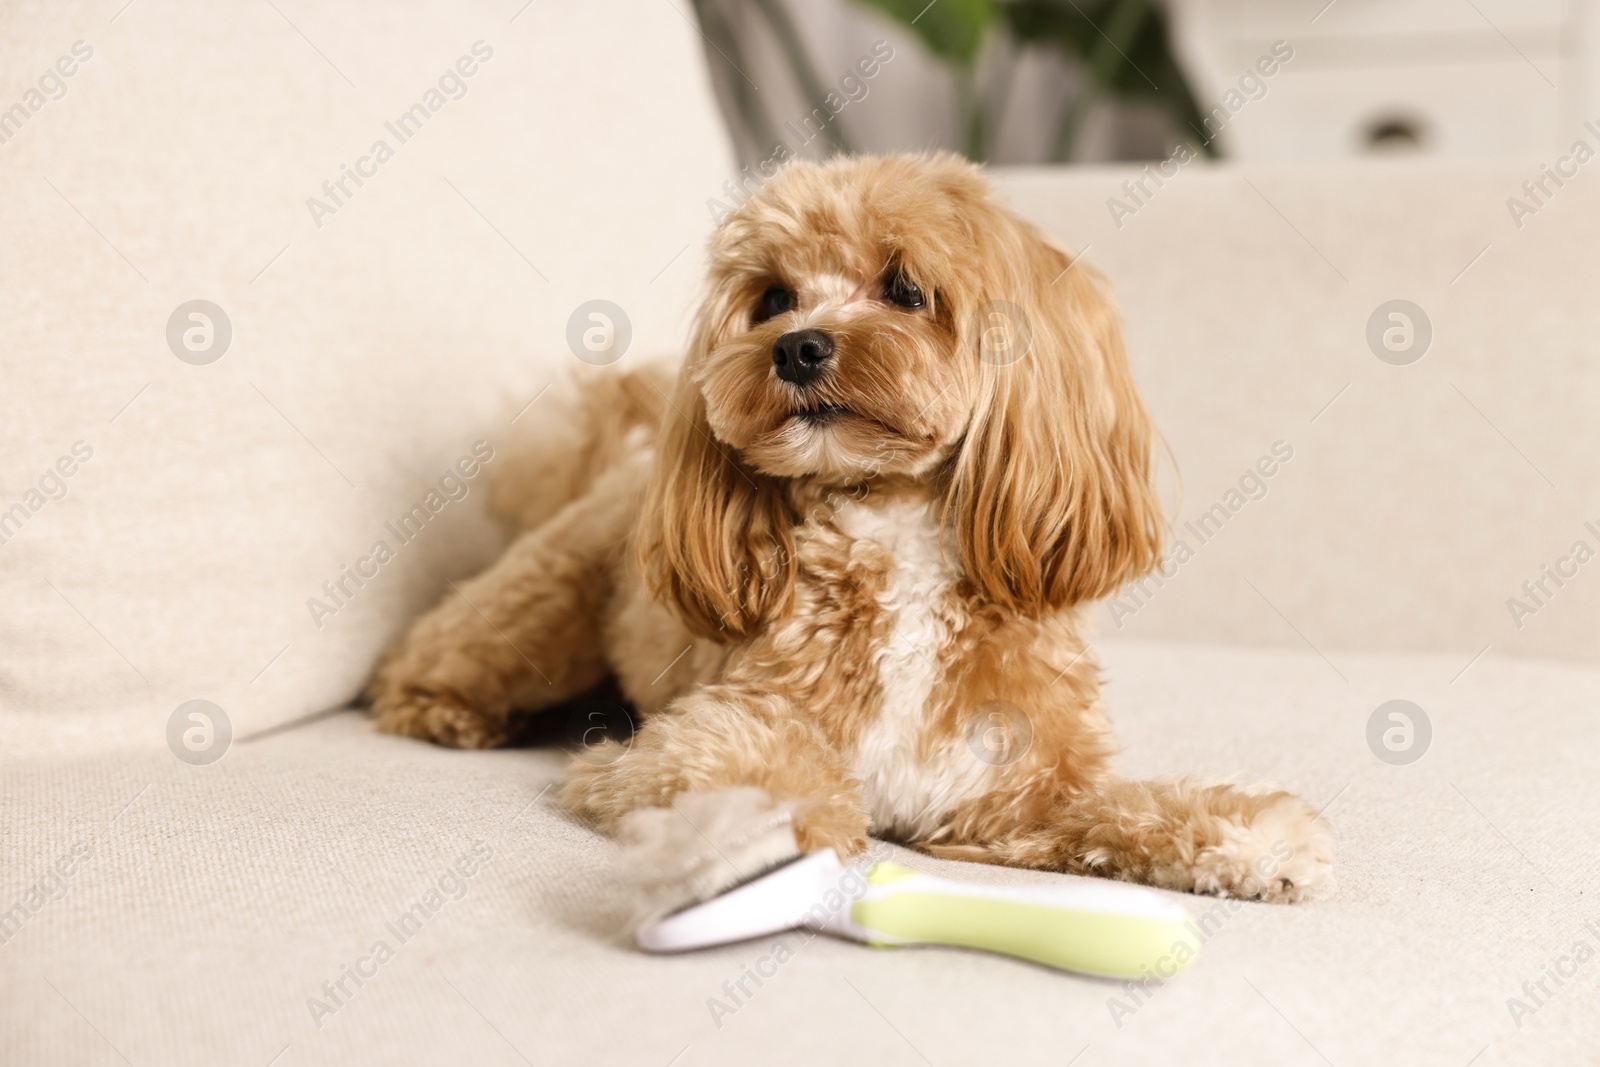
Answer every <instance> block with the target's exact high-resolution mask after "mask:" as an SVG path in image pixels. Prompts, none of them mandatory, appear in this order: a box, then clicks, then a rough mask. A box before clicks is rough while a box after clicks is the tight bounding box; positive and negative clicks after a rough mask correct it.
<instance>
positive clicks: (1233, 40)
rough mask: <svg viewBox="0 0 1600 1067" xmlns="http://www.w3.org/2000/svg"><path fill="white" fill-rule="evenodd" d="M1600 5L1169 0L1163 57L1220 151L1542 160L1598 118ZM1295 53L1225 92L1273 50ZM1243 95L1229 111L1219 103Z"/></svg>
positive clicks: (1576, 1) (1519, 0) (1592, 0)
mask: <svg viewBox="0 0 1600 1067" xmlns="http://www.w3.org/2000/svg"><path fill="white" fill-rule="evenodd" d="M1597 8H1600V0H1568V2H1566V3H1563V2H1562V0H1333V2H1332V3H1331V4H1330V3H1328V2H1327V0H1169V3H1168V11H1169V12H1170V17H1171V24H1172V30H1173V47H1174V50H1175V51H1176V52H1177V55H1178V58H1179V61H1180V62H1181V63H1182V64H1183V65H1184V67H1185V69H1186V70H1187V71H1188V72H1189V75H1190V80H1191V83H1192V86H1193V88H1194V91H1195V94H1196V96H1197V97H1198V98H1199V101H1200V107H1201V111H1202V112H1208V113H1215V112H1214V109H1215V108H1217V107H1219V106H1220V107H1222V108H1223V109H1224V110H1223V112H1222V113H1221V115H1220V116H1219V118H1218V119H1217V120H1216V121H1215V122H1214V127H1220V130H1219V131H1218V132H1217V136H1218V137H1219V139H1220V142H1221V144H1222V146H1223V149H1224V151H1225V153H1226V154H1228V155H1230V156H1233V157H1237V158H1242V159H1283V160H1296V159H1299V160H1329V159H1337V158H1348V157H1352V156H1362V155H1368V154H1377V153H1383V152H1387V151H1395V150H1403V151H1410V150H1415V151H1420V152H1424V153H1428V154H1432V155H1439V156H1455V157H1466V156H1503V155H1532V156H1538V155H1542V154H1548V153H1549V152H1551V151H1552V150H1553V149H1555V148H1557V147H1564V146H1566V145H1568V144H1569V143H1570V142H1571V141H1572V140H1573V139H1574V138H1575V137H1576V136H1578V135H1579V134H1580V133H1581V132H1582V131H1581V129H1580V127H1581V125H1582V122H1583V121H1584V120H1585V119H1592V118H1600V94H1597V93H1596V91H1595V89H1596V86H1595V84H1594V81H1595V79H1594V78H1593V74H1592V71H1593V70H1594V67H1593V64H1592V62H1591V61H1592V59H1593V57H1594V55H1595V49H1594V48H1592V47H1588V45H1587V42H1589V41H1595V40H1596V39H1597V36H1600V35H1597V33H1596V30H1595V21H1596V15H1595V12H1596V9H1597ZM1279 41H1284V42H1287V43H1288V45H1289V47H1291V48H1292V49H1293V52H1294V55H1293V58H1292V59H1291V60H1289V61H1288V62H1285V63H1282V64H1281V65H1279V68H1278V70H1277V71H1276V73H1274V74H1273V76H1272V77H1270V78H1262V79H1260V81H1261V83H1262V84H1263V85H1264V89H1258V88H1257V86H1256V85H1255V84H1254V83H1253V82H1249V81H1247V82H1246V85H1245V88H1246V89H1248V90H1251V91H1252V92H1253V93H1255V94H1258V95H1254V96H1253V97H1252V95H1251V92H1233V93H1230V90H1238V89H1239V88H1240V80H1241V78H1242V77H1244V76H1245V75H1246V72H1248V71H1250V70H1251V69H1252V67H1253V66H1254V65H1255V63H1256V61H1257V60H1258V59H1259V58H1260V57H1261V56H1263V55H1267V54H1269V53H1270V52H1271V50H1272V48H1273V45H1274V43H1275V42H1279ZM1241 97H1242V98H1243V99H1244V103H1243V105H1242V106H1239V107H1238V108H1237V110H1230V109H1229V108H1228V102H1229V101H1232V102H1234V103H1237V102H1238V101H1239V99H1240V98H1241Z"/></svg>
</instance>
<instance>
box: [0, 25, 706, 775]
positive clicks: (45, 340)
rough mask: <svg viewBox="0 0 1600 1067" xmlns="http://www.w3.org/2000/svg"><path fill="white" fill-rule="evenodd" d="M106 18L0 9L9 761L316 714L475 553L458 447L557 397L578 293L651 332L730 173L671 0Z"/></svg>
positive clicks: (0, 620) (1, 556)
mask: <svg viewBox="0 0 1600 1067" xmlns="http://www.w3.org/2000/svg"><path fill="white" fill-rule="evenodd" d="M519 7H521V8H523V9H522V10H520V11H519V10H518V9H519ZM114 12H115V8H113V9H112V11H106V10H104V9H103V8H102V7H101V6H100V5H89V4H86V3H77V2H73V3H51V4H43V3H24V4H12V5H7V7H6V9H5V10H4V11H3V12H0V71H3V72H5V73H4V77H3V78H0V107H8V106H9V105H11V104H12V103H13V102H20V106H21V108H22V111H21V115H22V116H23V117H21V118H18V117H16V116H15V115H13V114H12V113H10V112H7V113H6V114H7V116H8V117H7V123H6V124H3V125H0V134H3V135H4V142H3V143H0V157H4V158H3V162H0V197H3V199H4V201H5V203H6V205H7V211H6V225H5V231H6V237H5V240H4V241H3V242H0V281H3V284H0V318H3V319H4V321H5V323H6V329H5V343H4V346H3V348H0V381H3V382H4V390H3V392H4V398H3V399H4V403H5V408H6V416H5V417H4V418H3V419H0V456H3V457H4V459H3V462H0V542H3V543H0V590H3V597H4V601H5V603H6V606H7V610H6V611H5V612H4V613H3V614H0V648H4V649H5V655H4V657H3V658H0V714H4V715H5V716H6V717H7V718H6V722H7V728H6V731H5V733H6V746H7V748H9V749H10V750H12V751H18V750H21V749H25V748H26V749H32V750H36V751H44V750H55V751H72V750H81V748H82V747H83V746H85V745H111V744H130V743H144V744H151V745H160V744H161V743H162V737H163V731H164V729H165V726H166V722H167V718H168V716H169V715H170V714H171V712H172V711H173V709H174V708H176V707H177V706H178V705H179V704H181V703H183V702H185V701H188V700H191V699H206V700H209V701H212V702H214V703H215V704H217V705H219V706H220V707H222V708H223V709H224V711H225V712H226V713H227V714H228V715H229V717H230V718H231V719H232V720H233V724H234V727H235V729H236V730H237V731H238V732H239V733H240V734H241V735H245V734H249V733H251V732H254V731H258V730H261V729H265V728H268V727H271V726H275V725H278V724H281V723H283V722H285V721H288V720H290V719H293V718H295V717H297V716H300V715H304V714H306V713H310V712H316V711H321V710H324V709H326V708H330V707H334V706H337V705H339V704H341V703H343V702H345V701H348V700H349V699H350V698H351V697H352V696H353V695H354V694H355V693H356V692H357V690H358V688H359V686H360V685H361V684H362V682H363V681H364V679H365V678H366V676H367V674H368V673H369V672H370V670H371V666H372V663H373V661H374V659H375V657H376V656H377V655H378V653H379V652H380V651H381V650H382V648H383V647H384V646H385V645H386V644H388V643H389V641H390V640H392V638H393V637H394V636H395V635H396V634H397V632H398V631H399V629H400V628H401V627H403V626H404V625H405V623H406V621H407V620H408V619H409V618H411V617H413V616H414V615H416V614H417V613H418V612H419V611H420V610H422V609H423V608H425V607H426V606H429V605H430V604H431V603H432V602H433V601H434V600H436V599H437V598H438V596H439V595H440V594H441V593H442V592H444V591H445V590H446V589H447V586H446V584H445V583H446V580H447V579H451V578H460V577H462V576H464V575H467V574H471V573H473V572H474V571H476V570H478V569H480V568H481V567H482V566H484V565H486V564H487V563H488V561H489V560H491V559H492V558H493V556H494V554H495V553H496V551H497V550H498V548H499V547H500V541H499V537H500V535H499V532H498V530H497V528H496V527H495V525H494V524H493V523H492V522H491V521H490V520H489V518H488V517H487V514H486V512H485V509H484V507H483V502H484V500H485V497H486V495H487V494H486V492H485V489H484V485H483V482H484V472H480V474H479V476H476V477H472V478H468V477H465V476H463V475H462V474H461V473H460V468H459V467H458V464H460V463H461V462H462V461H463V460H468V461H471V460H473V459H474V456H475V453H474V451H473V450H474V446H475V445H476V444H477V443H478V442H483V444H484V446H487V447H488V448H491V449H492V448H499V449H500V450H501V451H500V455H501V457H502V461H503V457H504V449H505V447H506V442H507V441H508V440H509V439H510V438H511V437H512V436H513V435H514V434H515V432H516V430H517V428H518V427H517V426H516V425H513V424H512V423H511V420H512V419H513V418H517V419H518V422H519V424H520V425H526V424H527V423H529V422H531V421H533V420H537V419H541V418H547V417H552V416H551V415H550V413H548V412H546V411H545V410H544V409H545V408H546V407H556V408H559V403H558V402H557V400H556V397H557V394H558V393H559V389H558V390H556V392H553V393H550V394H546V395H544V396H542V397H541V391H542V390H544V389H545V388H546V387H547V386H550V385H551V383H552V381H553V380H555V379H556V378H557V376H558V374H559V373H560V372H562V371H564V370H565V369H566V368H569V367H576V368H580V369H582V367H583V364H582V363H581V362H580V360H579V359H578V357H577V356H576V355H575V354H574V352H573V351H572V350H571V348H570V347H569V342H568V334H569V331H568V324H569V319H571V318H572V316H573V315H574V313H575V312H577V311H578V310H579V308H580V305H584V304H586V303H587V302H589V301H591V300H597V299H598V300H607V301H610V302H611V303H612V304H614V305H616V306H617V307H619V308H621V309H622V312H623V314H624V315H625V316H626V320H627V322H626V324H624V323H623V322H622V321H621V320H620V319H619V320H618V321H616V322H613V323H612V324H611V328H612V329H613V330H614V331H616V333H614V335H613V336H620V334H621V333H622V332H624V327H625V326H626V331H625V332H626V333H627V334H628V335H629V341H628V345H627V348H626V349H625V350H621V349H614V350H613V351H616V352H619V353H620V360H621V361H628V362H631V361H634V360H638V359H642V358H647V357H649V356H651V355H652V354H660V353H663V352H671V351H674V350H676V349H677V347H678V345H679V344H680V343H681V338H682V336H683V334H684V332H685V331H686V329H687V324H688V317H689V313H690V310H691V309H692V307H693V305H694V303H695V300H696V295H697V293H698V289H699V286H700V262H701V255H700V250H701V247H702V245H703V243H704V239H705V235H706V234H707V233H708V232H709V230H710V228H711V216H710V213H709V212H708V211H707V210H706V207H705V202H706V200H707V199H708V198H709V197H711V196H713V195H716V194H717V193H718V191H719V189H720V187H721V185H722V183H723V182H724V181H725V180H726V179H727V177H728V174H729V173H730V171H731V164H730V163H729V152H728V148H727V138H726V134H725V132H724V130H723V128H722V125H721V121H720V119H719V117H718V115H717V112H716V106H715V104H714V102H713V101H712V99H711V94H710V89H709V84H708V82H707V79H706V75H705V70H704V64H703V63H702V62H701V60H700V54H699V53H700V48H701V41H700V37H699V35H698V33H697V32H696V31H695V29H694V27H693V25H692V24H691V23H689V22H687V21H685V19H684V18H683V16H682V15H681V14H680V13H678V12H676V11H674V9H673V7H672V5H669V4H659V3H657V4H644V3H627V2H599V3H585V4H557V5H550V4H534V5H510V6H508V8H507V9H506V10H503V11H502V10H500V9H498V8H488V7H485V8H464V7H462V6H460V5H458V4H451V3H443V2H440V3H424V4H407V5H405V6H404V8H395V7H392V6H388V5H381V4H353V5H333V6H323V7H318V6H317V5H305V6H302V5H294V4H288V5H284V4H280V5H277V7H276V8H275V7H274V5H271V4H263V5H259V6H258V7H255V8H248V9H247V8H239V7H235V6H231V5H223V6H218V5H215V4H207V3H203V2H199V0H178V2H174V3H159V4H146V3H138V4H134V5H131V6H128V7H127V8H126V9H125V10H123V11H121V12H115V13H116V15H117V17H116V18H115V20H114V21H109V20H110V18H111V15H112V14H113V13H114ZM583 41H603V42H604V45H605V46H604V47H603V48H601V47H596V48H589V47H584V46H581V45H577V44H574V42H583ZM75 47H76V51H74V48H75ZM78 57H86V58H78ZM62 59H65V60H67V61H68V63H67V64H65V65H64V66H63V67H62V68H58V67H57V63H58V61H60V60H62ZM67 65H70V66H71V69H72V71H73V73H72V74H71V76H70V77H63V76H61V75H60V74H59V73H58V69H65V66H67ZM467 72H470V73H467ZM41 79H42V80H43V83H44V85H45V86H46V89H47V90H48V92H47V93H46V92H41V90H40V85H41ZM58 85H59V86H61V87H64V88H63V89H62V90H61V93H62V95H59V97H58V98H54V99H52V98H51V97H52V96H54V95H55V94H56V92H57V88H56V87H57V86H58ZM30 93H31V94H33V95H32V96H30V95H29V94H30ZM35 98H37V101H38V102H39V103H40V107H39V109H38V110H37V111H30V110H29V105H30V103H32V102H34V101H35ZM575 101H582V102H584V106H583V107H575V106H574V102H575ZM380 143H381V144H383V145H386V146H387V148H388V150H389V151H388V154H387V155H386V154H385V152H384V151H383V150H382V149H381V148H379V147H378V146H379V145H380ZM362 173H364V174H366V177H365V178H361V177H360V174H362ZM349 174H356V175H357V177H356V178H350V177H348V175H349ZM358 181H359V184H357V183H358ZM341 182H342V188H341V186H340V185H339V184H336V183H341ZM325 183H327V184H326V185H325ZM195 300H205V301H208V302H210V303H211V304H212V305H215V306H216V307H217V308H219V309H220V310H221V315H222V317H219V316H218V315H217V314H216V313H207V319H208V320H209V322H200V321H197V320H191V319H190V318H189V317H188V314H189V313H188V312H184V313H182V314H178V313H179V312H180V311H181V309H182V308H183V307H185V306H187V305H189V304H190V302H192V301H195ZM175 315H176V319H175V326H169V320H174V316H175ZM613 317H614V316H613ZM224 321H226V324H227V325H226V328H225V327H224ZM577 321H578V322H579V325H580V326H581V327H582V328H583V329H592V328H596V327H595V324H594V323H592V322H591V321H590V320H589V319H588V318H587V317H586V316H579V318H578V320H577ZM190 331H198V332H195V333H193V334H191V335H190V336H189V337H188V338H187V342H186V340H185V334H190ZM225 333H226V334H229V335H231V336H229V337H228V341H227V347H226V348H225V349H221V347H220V346H221V344H222V340H223V336H224V334H225ZM169 334H171V336H173V337H174V338H175V339H176V343H177V349H175V348H174V347H173V345H172V344H170V343H169ZM208 335H209V336H208ZM579 337H580V342H581V337H582V335H581V332H580V334H579ZM189 344H193V345H197V346H200V347H201V348H203V349H204V350H203V351H191V350H190V348H189V347H188V345H189ZM581 347H582V346H581V344H580V348H581ZM178 350H182V351H183V352H185V353H186V354H187V356H188V359H198V360H204V359H207V358H210V357H211V356H213V355H215V356H216V358H215V359H214V360H213V361H212V362H209V363H195V362H190V361H188V360H186V359H185V358H181V357H180V356H179V355H178V354H177V351H178ZM582 350H583V352H584V353H585V354H586V355H587V354H588V349H586V348H583V349H582ZM219 352H220V354H218V353H219ZM609 356H610V353H607V354H606V356H605V357H603V358H609ZM613 365H622V364H621V363H618V364H613ZM536 397H538V398H540V399H538V400H535V398H536ZM530 404H531V406H529V405H530ZM480 455H481V453H480ZM62 461H65V463H63V467H62V468H61V470H66V469H67V468H70V469H71V473H70V475H68V474H64V473H60V472H59V471H58V468H57V464H58V463H60V462H62ZM487 466H488V472H490V473H492V471H493V468H494V461H493V460H491V461H489V463H488V464H487ZM441 482H443V483H444V484H441ZM419 507H421V508H422V509H423V510H422V512H421V513H420V515H416V514H415V509H417V508H419ZM408 515H413V516H414V517H413V518H411V520H410V521H409V522H407V521H406V519H405V517H406V516H408ZM378 542H383V543H385V544H386V546H387V548H388V553H389V555H390V556H391V557H392V558H389V559H380V558H379V555H380V554H379V553H376V552H375V551H374V549H375V546H376V545H377V544H378ZM356 572H364V573H365V574H366V576H367V577H366V578H365V579H363V580H362V583H361V584H358V582H357V580H356V579H355V578H351V577H348V575H349V574H350V573H356ZM324 583H329V585H328V586H325V585H324ZM341 585H342V590H341V589H340V586H341ZM329 586H331V587H333V588H334V591H333V592H330V591H329ZM317 603H320V604H321V605H323V607H322V608H318V607H316V606H315V604H317Z"/></svg>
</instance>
